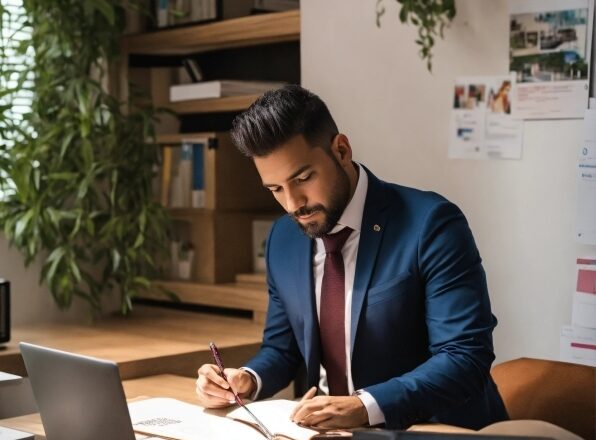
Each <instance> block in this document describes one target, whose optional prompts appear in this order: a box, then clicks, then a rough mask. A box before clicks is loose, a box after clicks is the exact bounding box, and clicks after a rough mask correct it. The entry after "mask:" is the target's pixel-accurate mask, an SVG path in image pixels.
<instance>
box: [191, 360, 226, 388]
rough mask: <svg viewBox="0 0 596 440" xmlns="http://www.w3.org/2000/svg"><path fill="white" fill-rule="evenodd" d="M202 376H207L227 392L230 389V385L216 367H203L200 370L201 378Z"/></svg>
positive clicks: (209, 365)
mask: <svg viewBox="0 0 596 440" xmlns="http://www.w3.org/2000/svg"><path fill="white" fill-rule="evenodd" d="M201 375H203V376H205V377H206V378H207V379H209V380H210V381H211V382H214V383H216V384H217V385H219V386H220V387H221V388H224V389H226V390H227V389H228V388H230V385H229V384H228V383H227V382H226V381H225V379H224V378H223V377H221V374H220V373H219V368H217V366H216V365H211V364H207V365H203V366H202V367H201V368H200V369H199V377H201Z"/></svg>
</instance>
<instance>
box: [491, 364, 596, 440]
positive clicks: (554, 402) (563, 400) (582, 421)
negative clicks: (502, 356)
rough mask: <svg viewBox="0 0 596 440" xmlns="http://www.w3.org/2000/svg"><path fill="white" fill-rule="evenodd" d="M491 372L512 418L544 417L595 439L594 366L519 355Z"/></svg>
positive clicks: (540, 418) (582, 435)
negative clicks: (518, 357) (520, 356)
mask: <svg viewBox="0 0 596 440" xmlns="http://www.w3.org/2000/svg"><path fill="white" fill-rule="evenodd" d="M491 374H492V377H493V379H494V381H495V383H496V384H497V387H498V389H499V392H500V393H501V396H502V397H503V401H504V403H505V407H506V408H507V412H508V413H509V416H510V417H511V419H512V420H520V419H535V420H543V421H546V422H550V423H553V424H555V425H557V426H560V427H562V428H565V429H567V430H569V431H571V432H573V433H575V434H577V435H579V436H580V437H583V438H584V439H586V440H596V368H594V367H589V366H585V365H577V364H570V363H566V362H557V361H549V360H540V359H530V358H520V359H515V360H512V361H508V362H504V363H502V364H499V365H496V366H495V367H493V369H492V371H491Z"/></svg>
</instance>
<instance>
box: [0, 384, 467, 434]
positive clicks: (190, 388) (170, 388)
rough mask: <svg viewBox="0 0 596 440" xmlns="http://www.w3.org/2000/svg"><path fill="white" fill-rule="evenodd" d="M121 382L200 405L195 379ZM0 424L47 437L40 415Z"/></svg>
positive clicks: (134, 394) (134, 391) (131, 389)
mask: <svg viewBox="0 0 596 440" xmlns="http://www.w3.org/2000/svg"><path fill="white" fill-rule="evenodd" d="M122 385H123V386H124V393H125V394H126V398H127V399H128V400H131V399H135V398H139V397H172V398H174V399H178V400H182V401H184V402H188V403H192V404H195V405H196V404H197V400H196V395H195V379H194V378H190V377H181V376H175V375H171V374H162V375H158V376H151V377H144V378H140V379H132V380H125V381H123V382H122ZM0 426H5V427H7V428H12V429H19V430H21V431H25V432H31V433H33V434H35V438H36V439H38V438H39V439H44V438H45V436H44V431H43V426H42V424H41V419H40V417H39V414H29V415H26V416H21V417H13V418H11V419H5V420H0ZM410 430H413V431H426V432H473V431H471V430H469V429H465V428H458V427H456V426H450V425H442V424H439V423H425V424H420V425H414V426H412V427H411V428H410Z"/></svg>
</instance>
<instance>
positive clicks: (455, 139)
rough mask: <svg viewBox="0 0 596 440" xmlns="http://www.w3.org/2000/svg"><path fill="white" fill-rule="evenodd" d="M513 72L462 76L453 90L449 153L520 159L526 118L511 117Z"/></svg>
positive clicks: (456, 155)
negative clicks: (508, 74)
mask: <svg viewBox="0 0 596 440" xmlns="http://www.w3.org/2000/svg"><path fill="white" fill-rule="evenodd" d="M513 86H514V79H513V77H511V76H505V75H501V76H480V77H479V76H476V77H459V78H457V79H456V82H455V87H454V90H453V109H452V111H451V128H450V131H451V134H450V137H449V138H450V141H449V157H450V158H452V159H520V158H521V151H522V141H523V122H522V121H518V120H515V119H513V118H512V117H511V115H510V113H511V99H510V93H511V89H512V87H513Z"/></svg>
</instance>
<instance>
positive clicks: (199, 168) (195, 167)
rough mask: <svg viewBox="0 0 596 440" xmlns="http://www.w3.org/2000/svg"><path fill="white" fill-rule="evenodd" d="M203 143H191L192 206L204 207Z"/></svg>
mask: <svg viewBox="0 0 596 440" xmlns="http://www.w3.org/2000/svg"><path fill="white" fill-rule="evenodd" d="M204 150H205V144H204V143H202V142H201V143H194V144H193V145H192V207H193V208H204V207H205V158H204Z"/></svg>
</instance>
